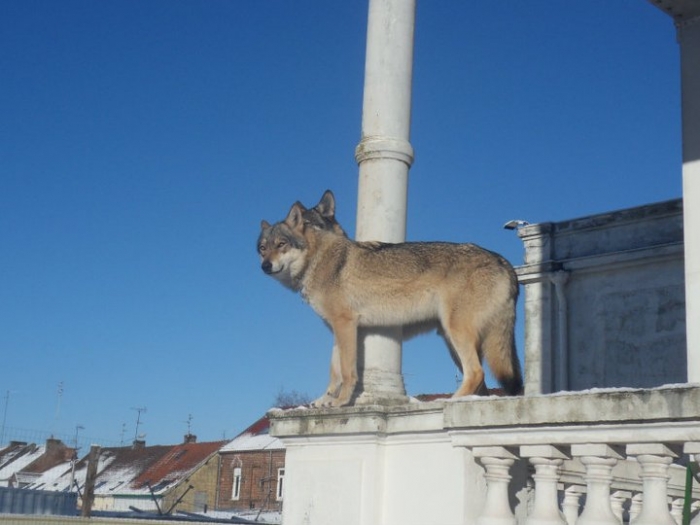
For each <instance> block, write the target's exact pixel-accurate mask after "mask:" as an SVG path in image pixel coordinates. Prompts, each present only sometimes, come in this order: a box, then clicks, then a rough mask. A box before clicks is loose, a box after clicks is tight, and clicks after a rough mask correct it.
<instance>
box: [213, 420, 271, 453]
mask: <svg viewBox="0 0 700 525" xmlns="http://www.w3.org/2000/svg"><path fill="white" fill-rule="evenodd" d="M252 450H284V444H283V443H282V441H280V440H279V439H277V438H276V437H272V436H271V435H270V420H269V419H268V418H267V416H266V415H265V416H263V417H261V418H260V419H258V420H257V421H256V422H255V423H253V424H252V425H250V426H249V427H248V428H246V429H245V430H244V431H243V432H241V433H240V434H238V436H236V437H235V438H234V439H233V441H231V442H230V443H228V444H227V445H225V446H224V447H223V448H222V449H221V452H222V453H223V452H243V451H252Z"/></svg>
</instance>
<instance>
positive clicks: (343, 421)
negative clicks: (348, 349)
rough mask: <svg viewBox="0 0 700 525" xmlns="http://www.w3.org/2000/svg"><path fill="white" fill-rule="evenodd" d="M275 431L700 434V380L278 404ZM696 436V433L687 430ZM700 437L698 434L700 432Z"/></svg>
mask: <svg viewBox="0 0 700 525" xmlns="http://www.w3.org/2000/svg"><path fill="white" fill-rule="evenodd" d="M268 417H269V418H270V434H271V435H272V436H274V437H278V438H304V437H315V436H348V435H355V436H361V435H372V436H389V435H402V434H406V435H408V434H417V435H418V434H435V433H444V432H446V431H450V432H458V433H459V432H461V431H464V430H467V431H470V432H477V433H480V434H482V433H484V432H486V433H489V432H507V433H510V432H516V433H517V432H520V433H522V432H524V431H525V428H526V427H527V428H530V429H532V430H537V429H538V428H541V427H549V428H553V429H556V428H557V427H561V428H562V430H564V428H566V429H568V431H567V432H569V433H570V432H574V433H575V432H576V428H580V429H590V428H592V427H600V426H619V425H632V426H634V425H640V426H646V427H661V428H663V427H664V425H671V424H676V423H683V425H682V426H683V428H684V430H683V433H684V434H683V435H687V433H688V430H689V429H688V424H690V425H691V433H693V434H694V433H695V431H693V430H692V428H694V426H697V434H698V436H697V439H698V440H700V385H669V386H665V387H659V388H655V389H620V388H616V389H594V390H588V391H584V392H562V393H557V394H549V395H536V396H527V397H493V396H492V397H478V396H469V397H465V398H462V399H457V400H440V401H431V402H424V403H407V404H405V405H399V406H377V405H371V406H370V405H363V406H353V407H344V408H314V409H312V408H298V409H291V410H281V409H272V410H271V411H270V412H268ZM688 437H692V436H688ZM684 439H685V438H684ZM693 440H695V439H693Z"/></svg>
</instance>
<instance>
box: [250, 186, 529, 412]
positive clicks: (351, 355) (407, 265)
mask: <svg viewBox="0 0 700 525" xmlns="http://www.w3.org/2000/svg"><path fill="white" fill-rule="evenodd" d="M261 230H262V231H261V233H260V237H259V239H258V253H259V254H260V258H261V261H262V264H261V266H262V269H263V271H264V272H265V273H267V274H268V275H271V276H272V277H274V278H276V279H277V280H279V281H280V282H281V283H282V284H284V285H285V286H287V287H289V288H291V289H292V290H294V291H297V292H300V293H301V295H302V296H303V297H304V298H305V299H306V300H307V301H308V303H309V304H310V305H311V307H312V308H313V309H314V310H315V311H316V312H317V313H318V314H319V315H320V316H321V317H322V318H323V319H324V320H325V321H326V323H328V325H329V326H330V328H331V329H332V330H333V335H334V339H335V341H334V346H333V358H332V360H331V378H330V383H329V385H328V388H327V390H326V392H325V394H324V395H323V396H321V397H320V398H319V399H317V400H316V401H315V402H314V405H316V406H343V405H347V404H350V403H351V402H352V400H353V394H354V393H355V387H356V385H357V381H358V372H357V329H358V327H360V326H367V327H376V326H406V327H409V329H410V328H415V327H419V328H422V329H425V328H428V329H429V328H436V327H437V328H438V330H439V331H440V332H441V334H442V335H443V336H444V338H445V341H446V342H447V345H448V347H449V349H450V351H451V353H452V356H453V358H454V360H455V362H456V363H457V365H458V366H459V367H460V368H461V370H462V373H463V380H462V384H461V386H460V387H459V389H458V390H457V391H456V392H455V393H454V397H459V396H465V395H469V394H474V393H477V392H478V391H480V389H483V388H484V372H483V369H482V367H481V359H482V357H485V358H486V361H487V362H488V364H489V367H490V368H491V371H492V372H493V373H494V375H495V376H496V378H497V379H498V380H499V381H500V382H501V384H502V385H503V386H504V388H505V390H506V392H507V393H509V394H511V395H514V394H518V393H520V392H521V390H522V376H521V372H520V363H519V361H518V358H517V355H516V351H515V341H514V335H513V331H514V325H515V303H516V301H517V297H518V281H517V278H516V275H515V272H514V270H513V267H512V266H511V265H510V263H508V261H506V260H505V259H504V258H503V257H501V256H500V255H498V254H496V253H493V252H490V251H488V250H485V249H483V248H480V247H479V246H476V245H474V244H453V243H447V242H407V243H399V244H387V243H381V242H355V241H352V240H351V239H349V238H348V237H347V236H346V235H345V232H344V231H343V229H342V228H341V226H340V225H339V224H338V222H337V221H336V219H335V199H334V197H333V194H332V193H331V192H330V191H327V192H326V193H324V195H323V197H322V198H321V201H320V202H319V203H318V204H317V205H316V206H315V207H314V208H311V209H306V208H305V207H304V206H303V205H302V204H301V203H299V202H297V203H295V204H294V205H293V206H292V208H291V210H290V211H289V214H288V215H287V218H286V219H285V220H284V221H281V222H278V223H276V224H274V225H270V224H269V223H267V222H266V221H262V224H261ZM414 333H415V330H414Z"/></svg>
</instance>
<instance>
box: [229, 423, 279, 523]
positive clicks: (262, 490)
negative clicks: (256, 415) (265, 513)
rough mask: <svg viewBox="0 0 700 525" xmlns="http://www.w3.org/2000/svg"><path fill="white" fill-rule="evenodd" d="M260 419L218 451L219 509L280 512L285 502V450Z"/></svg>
mask: <svg viewBox="0 0 700 525" xmlns="http://www.w3.org/2000/svg"><path fill="white" fill-rule="evenodd" d="M269 430H270V421H269V420H268V418H267V416H264V417H262V418H260V419H259V420H258V421H256V422H255V423H253V424H252V425H251V426H250V427H248V428H247V429H245V430H244V431H243V432H241V433H240V434H239V435H238V437H236V438H235V439H234V440H233V441H231V442H230V443H228V444H227V445H226V446H224V447H223V448H222V449H221V450H220V452H219V453H220V455H221V475H220V479H219V491H218V495H217V499H218V505H217V508H218V509H220V510H228V509H231V510H250V509H259V510H280V509H281V508H282V502H283V500H284V462H285V448H284V445H283V444H282V442H281V441H280V440H279V439H277V438H274V437H272V436H270V434H269Z"/></svg>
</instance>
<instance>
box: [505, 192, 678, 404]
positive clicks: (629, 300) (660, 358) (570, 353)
mask: <svg viewBox="0 0 700 525" xmlns="http://www.w3.org/2000/svg"><path fill="white" fill-rule="evenodd" d="M518 234H519V236H520V237H521V239H522V240H523V242H524V244H525V264H524V265H523V266H521V267H519V268H518V275H519V278H520V281H521V283H522V284H523V285H524V287H525V305H526V309H525V311H526V314H525V316H526V319H525V323H526V341H525V347H526V348H525V382H526V386H525V389H526V394H537V393H549V392H556V391H561V390H584V389H588V388H593V387H641V388H649V387H655V386H660V385H663V384H669V383H683V382H685V381H686V380H687V369H686V339H685V327H686V323H685V289H684V285H685V280H684V261H683V208H682V201H681V200H680V199H679V200H674V201H668V202H662V203H657V204H650V205H646V206H640V207H637V208H631V209H627V210H620V211H615V212H611V213H605V214H600V215H593V216H589V217H583V218H579V219H574V220H570V221H562V222H557V223H544V224H535V225H529V226H526V227H523V228H521V229H520V230H519V232H518Z"/></svg>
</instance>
